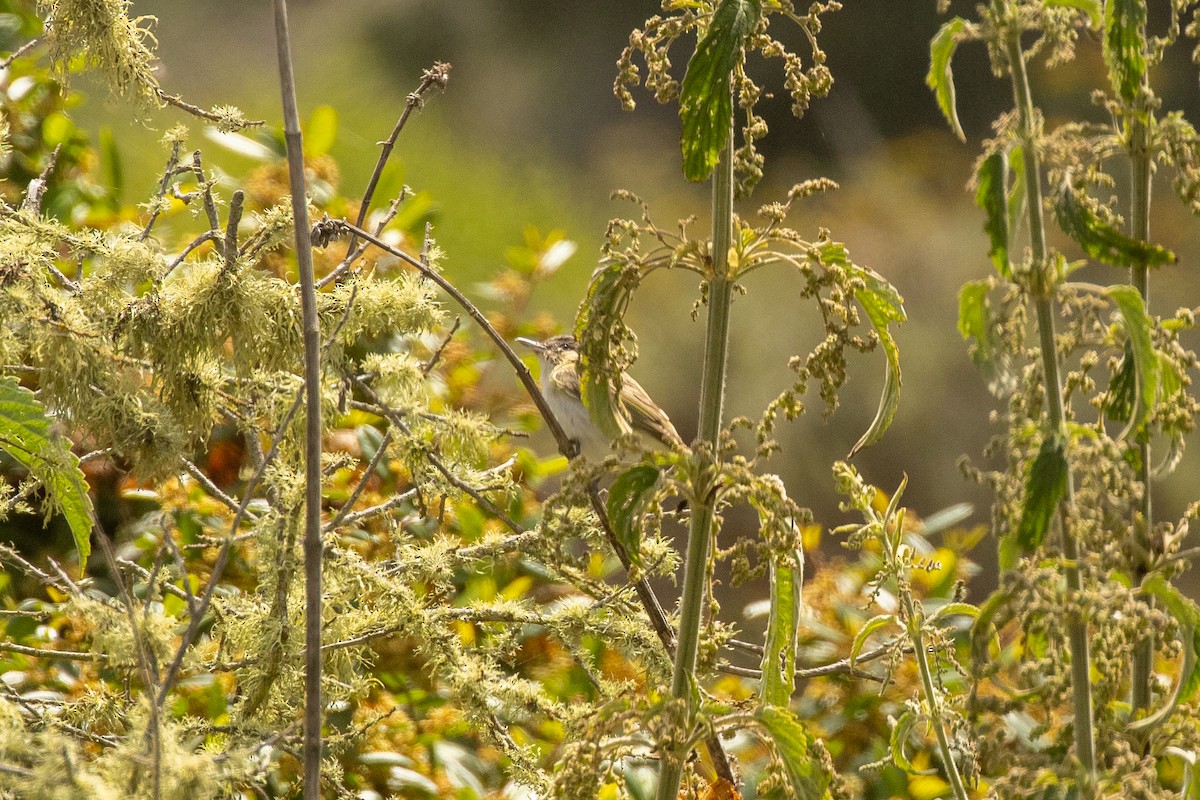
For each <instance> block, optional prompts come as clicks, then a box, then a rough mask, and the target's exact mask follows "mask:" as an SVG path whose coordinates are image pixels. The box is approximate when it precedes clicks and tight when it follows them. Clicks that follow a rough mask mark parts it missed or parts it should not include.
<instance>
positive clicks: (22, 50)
mask: <svg viewBox="0 0 1200 800" xmlns="http://www.w3.org/2000/svg"><path fill="white" fill-rule="evenodd" d="M44 40H45V37H42V36H37V37H35V38H33V39H30V40H29V41H28V42H26V43H25V44H23V45H21V46H20V47H18V48H17V49H16V50H14V51H13V52H12V55H10V56H9V57H8V58H6V59H4V60H3V61H0V69H8V68H9V67H11V66H12V63H13V62H14V61H16V60H17V59H18V58H20V57H21V56H23V55H25V54H26V53H28V52H29V51H30V50H32V49H33V48H35V47H37V46H38V45H39V44H41V43H42V42H43V41H44Z"/></svg>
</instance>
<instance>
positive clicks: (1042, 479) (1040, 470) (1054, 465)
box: [1001, 436, 1067, 569]
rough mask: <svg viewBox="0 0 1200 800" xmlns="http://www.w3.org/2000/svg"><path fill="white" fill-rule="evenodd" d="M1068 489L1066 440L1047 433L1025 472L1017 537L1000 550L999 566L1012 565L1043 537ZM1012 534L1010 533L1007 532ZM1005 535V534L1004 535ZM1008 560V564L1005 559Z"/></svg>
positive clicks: (1030, 550) (1039, 542)
mask: <svg viewBox="0 0 1200 800" xmlns="http://www.w3.org/2000/svg"><path fill="white" fill-rule="evenodd" d="M1066 491H1067V457H1066V453H1065V443H1064V442H1063V440H1062V439H1061V438H1060V437H1058V436H1047V437H1046V438H1045V439H1044V440H1043V441H1042V446H1041V448H1040V449H1039V450H1038V454H1037V458H1035V459H1034V460H1033V463H1032V464H1030V466H1029V471H1028V472H1027V473H1026V475H1025V500H1024V502H1023V503H1022V504H1021V523H1020V525H1019V526H1018V527H1017V531H1016V538H1015V540H1014V541H1013V542H1012V545H1015V550H1014V549H1013V548H1012V547H1011V546H1010V550H1009V552H1008V553H1007V554H1006V553H1005V552H1004V549H1003V548H1002V549H1001V566H1002V567H1004V568H1005V569H1008V568H1010V567H1012V566H1015V564H1016V559H1017V558H1019V557H1020V556H1021V555H1022V554H1024V553H1030V552H1032V551H1033V550H1035V549H1037V547H1038V546H1039V545H1040V544H1041V543H1042V541H1043V540H1044V539H1045V538H1046V531H1047V530H1049V529H1050V520H1051V519H1052V518H1053V517H1054V512H1055V511H1057V510H1058V504H1059V503H1060V502H1061V501H1062V498H1063V495H1065V494H1066ZM1010 536H1011V534H1010ZM1006 538H1007V537H1006ZM1008 559H1011V561H1009V562H1008V563H1006V560H1008Z"/></svg>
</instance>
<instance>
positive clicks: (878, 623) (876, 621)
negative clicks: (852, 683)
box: [850, 614, 900, 667]
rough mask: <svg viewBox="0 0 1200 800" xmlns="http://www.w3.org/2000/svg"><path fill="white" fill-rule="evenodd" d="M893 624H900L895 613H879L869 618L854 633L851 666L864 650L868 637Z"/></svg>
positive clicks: (851, 645)
mask: <svg viewBox="0 0 1200 800" xmlns="http://www.w3.org/2000/svg"><path fill="white" fill-rule="evenodd" d="M892 624H897V625H899V624H900V621H899V620H898V619H897V618H896V615H895V614H879V615H877V616H874V617H871V618H870V619H869V620H867V624H866V625H863V626H862V628H860V629H859V631H858V633H856V634H854V641H853V642H852V643H851V644H850V666H851V667H853V666H854V662H855V661H857V660H858V654H859V653H861V652H862V649H863V645H865V644H866V643H867V639H868V638H870V636H871V634H872V633H875V631H878V630H881V629H883V628H886V627H887V626H888V625H892Z"/></svg>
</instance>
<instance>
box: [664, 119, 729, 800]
mask: <svg viewBox="0 0 1200 800" xmlns="http://www.w3.org/2000/svg"><path fill="white" fill-rule="evenodd" d="M732 127H733V120H732V118H731V119H730V138H729V142H730V144H729V145H728V146H727V147H726V148H725V149H724V150H722V151H721V157H720V161H718V163H717V168H716V170H715V171H714V172H713V180H712V186H713V194H712V210H713V222H712V273H711V274H710V276H709V282H708V324H707V330H706V333H705V338H704V372H703V376H702V379H701V384H700V429H699V437H700V440H701V442H703V444H704V445H706V446H707V449H705V448H700V451H699V453H698V455H697V457H699V458H711V459H713V460H714V462H715V459H716V458H717V457H718V456H717V451H718V439H719V438H720V434H721V415H722V413H723V411H724V406H725V365H726V361H727V358H728V351H729V309H730V306H731V305H732V302H733V281H732V280H731V278H730V275H729V245H730V242H732V240H733V131H732ZM706 466H710V465H706ZM712 473H713V470H712V469H700V470H697V472H696V473H695V474H696V475H698V476H699V477H698V478H696V481H697V483H699V484H700V485H698V486H693V487H692V488H693V489H694V491H695V495H696V496H695V501H696V502H695V506H694V507H693V509H692V518H691V524H690V525H689V528H688V543H687V555H686V557H685V560H684V568H683V594H682V596H681V597H680V601H679V602H680V608H679V636H678V637H677V638H676V648H675V671H674V673H673V675H672V678H671V696H672V697H673V698H675V699H676V700H682V701H684V703H686V704H687V713H686V717H685V721H684V729H685V730H686V731H689V732H690V729H691V726H692V722H693V719H694V714H695V709H694V708H692V705H691V703H692V699H691V698H692V691H693V688H694V687H695V686H696V656H697V651H698V649H699V645H700V619H701V617H702V615H703V611H704V602H705V597H706V596H707V592H706V589H707V587H708V557H709V553H710V551H711V550H712V534H713V528H714V527H715V515H716V499H715V497H714V496H713V495H714V494H715V491H714V490H715V486H712V485H710V484H711V481H712V477H711V476H712ZM660 755H661V756H662V767H661V770H660V772H659V779H658V800H675V798H677V797H678V796H679V782H680V779H681V778H682V776H683V758H684V753H682V752H663V753H661V754H660Z"/></svg>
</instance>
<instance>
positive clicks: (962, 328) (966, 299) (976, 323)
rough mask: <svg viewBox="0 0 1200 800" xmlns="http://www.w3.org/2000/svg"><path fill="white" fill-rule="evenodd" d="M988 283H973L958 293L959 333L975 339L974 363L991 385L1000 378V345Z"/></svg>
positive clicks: (972, 353) (966, 285)
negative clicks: (996, 378)
mask: <svg viewBox="0 0 1200 800" xmlns="http://www.w3.org/2000/svg"><path fill="white" fill-rule="evenodd" d="M990 288H991V287H990V286H989V285H988V282H987V281H970V282H968V283H965V284H963V287H962V288H961V289H959V291H958V332H959V334H961V335H962V337H963V339H974V340H975V346H974V347H972V348H971V360H972V361H973V362H975V366H976V367H978V368H979V370H980V371H981V372H982V373H983V374H984V376H985V377H986V378H987V379H988V380H989V381H990V380H991V379H992V378H993V376H994V375H995V374H996V345H995V340H994V338H993V336H992V320H991V314H990V309H989V308H988V304H987V295H988V291H989V290H990Z"/></svg>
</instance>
